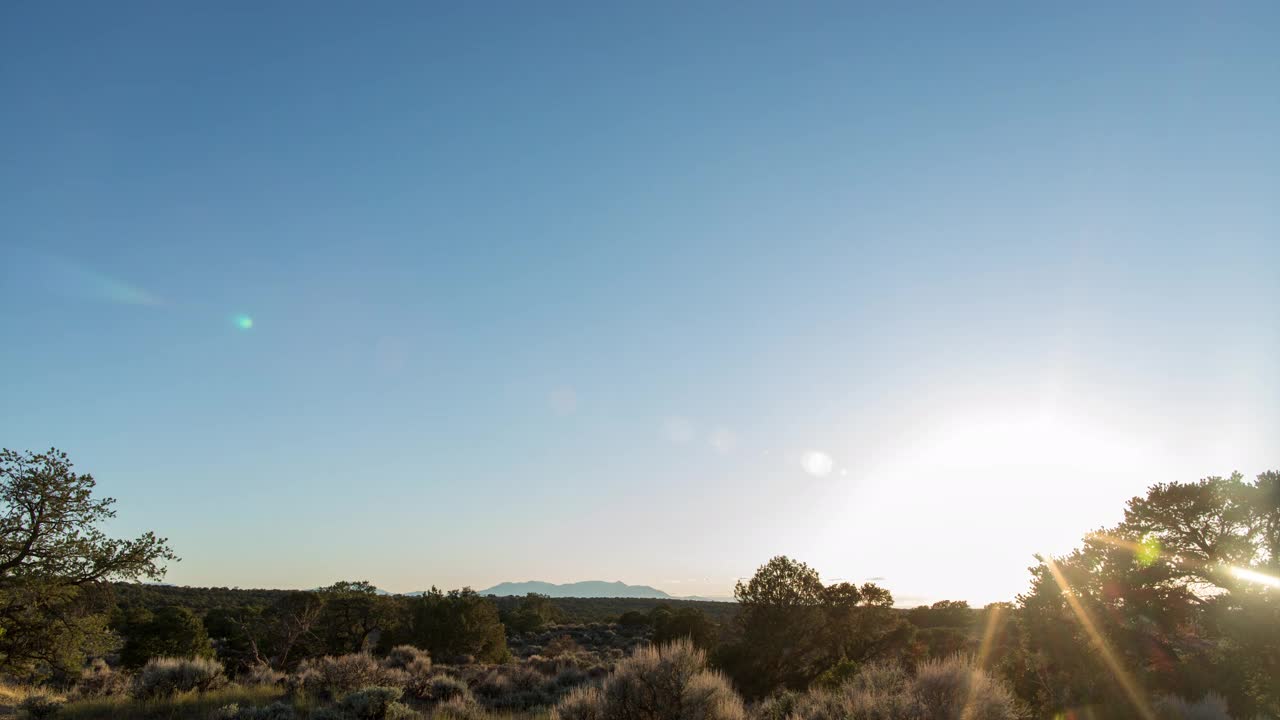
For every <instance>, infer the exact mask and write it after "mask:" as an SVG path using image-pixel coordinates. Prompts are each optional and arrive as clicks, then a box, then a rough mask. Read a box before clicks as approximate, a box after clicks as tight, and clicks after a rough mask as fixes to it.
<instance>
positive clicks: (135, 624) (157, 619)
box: [120, 606, 213, 668]
mask: <svg viewBox="0 0 1280 720" xmlns="http://www.w3.org/2000/svg"><path fill="white" fill-rule="evenodd" d="M121 630H122V632H123V633H124V636H125V643H124V648H123V649H122V650H121V651H120V662H121V663H122V664H124V665H125V667H130V668H140V667H142V666H143V665H146V664H147V661H148V660H151V659H152V658H158V657H177V658H188V657H213V645H212V644H210V642H209V633H208V632H206V631H205V627H204V623H203V622H202V621H201V620H200V618H199V617H196V615H195V613H193V612H191V611H190V610H188V609H187V608H184V607H175V606H170V607H164V608H160V609H159V610H158V611H156V612H155V613H149V612H146V611H143V613H142V614H140V615H139V616H134V617H132V618H130V619H129V620H128V621H127V622H126V623H125V624H124V626H123V627H122V628H121Z"/></svg>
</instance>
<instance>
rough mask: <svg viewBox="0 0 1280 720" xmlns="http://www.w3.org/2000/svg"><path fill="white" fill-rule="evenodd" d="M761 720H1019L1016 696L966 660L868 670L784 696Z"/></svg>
mask: <svg viewBox="0 0 1280 720" xmlns="http://www.w3.org/2000/svg"><path fill="white" fill-rule="evenodd" d="M758 716H759V717H760V718H761V720H783V719H784V718H785V719H786V720H837V719H839V720H884V719H892V720H960V719H961V718H963V720H1015V719H1016V718H1019V717H1021V716H1022V715H1021V712H1020V710H1019V708H1018V705H1017V703H1016V702H1015V700H1014V699H1013V696H1012V694H1011V693H1010V692H1009V691H1008V690H1007V689H1006V688H1005V687H1004V686H1003V685H1002V684H1000V683H999V682H998V681H996V680H994V679H993V678H992V677H991V676H990V675H987V674H986V673H985V672H983V671H981V670H979V669H978V668H975V667H973V665H972V664H971V663H970V662H969V660H968V659H967V658H963V657H953V658H950V659H947V660H940V661H931V662H927V663H924V664H922V665H921V666H920V668H919V670H918V672H917V674H916V676H915V677H914V678H912V677H910V676H908V675H907V674H906V672H905V671H903V670H902V668H901V667H899V666H897V665H892V664H886V663H874V664H871V665H867V666H865V667H864V668H862V669H861V670H859V671H858V672H857V673H855V674H854V675H853V676H852V677H850V678H849V679H848V680H846V681H845V682H844V683H843V684H841V685H840V686H839V687H838V688H836V689H834V690H827V689H821V688H816V689H814V690H811V691H810V692H808V693H805V694H802V695H796V694H792V693H785V694H783V695H780V696H777V697H775V698H772V699H770V700H767V701H765V702H764V703H762V704H761V707H760V711H759V712H758Z"/></svg>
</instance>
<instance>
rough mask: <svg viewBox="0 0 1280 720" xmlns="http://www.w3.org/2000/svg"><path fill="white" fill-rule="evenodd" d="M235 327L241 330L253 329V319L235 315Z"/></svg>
mask: <svg viewBox="0 0 1280 720" xmlns="http://www.w3.org/2000/svg"><path fill="white" fill-rule="evenodd" d="M236 327H238V328H240V329H241V330H251V329H253V318H251V317H249V316H248V315H237V316H236Z"/></svg>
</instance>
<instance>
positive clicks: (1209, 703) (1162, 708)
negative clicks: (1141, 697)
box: [1155, 694, 1231, 720]
mask: <svg viewBox="0 0 1280 720" xmlns="http://www.w3.org/2000/svg"><path fill="white" fill-rule="evenodd" d="M1155 705H1156V714H1157V715H1158V716H1159V717H1160V719H1161V720H1231V715H1230V713H1229V712H1228V711H1227V701H1226V700H1224V699H1223V698H1222V696H1220V695H1213V694H1210V695H1206V696H1205V697H1204V698H1202V699H1200V700H1199V701H1198V702H1194V703H1193V702H1188V701H1187V700H1183V699H1182V698H1180V697H1174V696H1172V695H1166V696H1164V697H1162V698H1160V699H1158V700H1156V703H1155Z"/></svg>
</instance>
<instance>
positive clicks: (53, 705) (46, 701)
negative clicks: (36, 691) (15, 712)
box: [18, 695, 62, 720]
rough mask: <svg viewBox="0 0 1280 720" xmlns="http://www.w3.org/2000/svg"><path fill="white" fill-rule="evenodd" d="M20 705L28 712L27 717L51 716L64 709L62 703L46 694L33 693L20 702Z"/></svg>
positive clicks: (38, 719) (36, 718)
mask: <svg viewBox="0 0 1280 720" xmlns="http://www.w3.org/2000/svg"><path fill="white" fill-rule="evenodd" d="M18 707H19V708H21V709H22V711H23V712H24V713H26V715H27V717H29V718H35V720H40V718H51V717H53V716H54V715H57V714H58V711H60V710H61V709H62V703H60V702H58V701H57V700H54V699H53V698H51V697H48V696H45V695H32V696H31V697H29V698H27V699H26V700H23V701H22V702H21V703H19V704H18Z"/></svg>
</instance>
